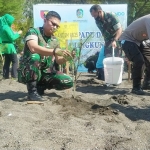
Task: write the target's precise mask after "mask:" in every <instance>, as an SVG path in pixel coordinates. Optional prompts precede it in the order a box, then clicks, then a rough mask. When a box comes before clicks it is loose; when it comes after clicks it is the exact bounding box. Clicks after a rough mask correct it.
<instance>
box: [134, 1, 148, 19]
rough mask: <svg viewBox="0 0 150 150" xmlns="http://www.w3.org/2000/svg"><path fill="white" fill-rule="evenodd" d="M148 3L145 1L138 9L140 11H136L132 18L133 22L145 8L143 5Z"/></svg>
mask: <svg viewBox="0 0 150 150" xmlns="http://www.w3.org/2000/svg"><path fill="white" fill-rule="evenodd" d="M148 2H149V0H145V2H144V4H143V5H142V6H141V7H140V9H139V10H138V11H137V13H136V14H135V17H134V18H133V20H134V19H135V18H136V17H137V16H138V15H139V14H140V12H141V11H142V9H143V8H144V7H145V5H146V4H147V3H148Z"/></svg>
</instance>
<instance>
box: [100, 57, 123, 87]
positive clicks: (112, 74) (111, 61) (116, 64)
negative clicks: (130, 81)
mask: <svg viewBox="0 0 150 150" xmlns="http://www.w3.org/2000/svg"><path fill="white" fill-rule="evenodd" d="M103 64H104V75H105V83H108V84H120V83H121V82H122V74H123V66H124V65H123V64H124V60H123V59H122V58H120V57H108V58H105V59H104V60H103Z"/></svg>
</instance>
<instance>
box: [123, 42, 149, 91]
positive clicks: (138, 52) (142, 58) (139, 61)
mask: <svg viewBox="0 0 150 150" xmlns="http://www.w3.org/2000/svg"><path fill="white" fill-rule="evenodd" d="M122 48H123V51H124V52H125V55H126V57H127V58H128V59H129V60H130V61H132V62H133V66H132V79H133V88H138V87H140V86H141V79H142V78H143V76H144V71H145V70H146V72H147V73H148V74H149V73H150V51H149V50H146V49H145V48H144V47H143V46H140V47H139V46H137V44H135V43H133V42H129V41H125V43H124V44H122ZM145 68H146V69H145Z"/></svg>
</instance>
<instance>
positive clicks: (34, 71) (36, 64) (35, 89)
mask: <svg viewBox="0 0 150 150" xmlns="http://www.w3.org/2000/svg"><path fill="white" fill-rule="evenodd" d="M60 21H61V17H60V16H59V14H58V13H57V12H55V11H49V12H48V13H47V15H46V16H45V19H44V25H43V27H39V28H30V29H29V30H28V32H27V33H26V36H25V46H24V53H23V56H22V60H21V61H20V64H19V68H18V81H19V82H21V83H24V84H26V85H27V90H28V100H32V101H34V100H44V99H43V97H42V96H41V95H42V94H44V90H46V89H52V88H53V89H56V90H63V89H68V88H71V87H72V86H73V82H72V78H71V77H70V76H68V75H66V74H63V73H60V72H58V71H56V70H53V65H54V64H53V60H55V61H56V63H58V64H63V63H65V62H66V60H67V59H71V54H70V52H69V51H67V50H61V49H60V48H58V45H59V43H58V40H57V38H56V37H54V36H53V33H54V32H55V31H56V29H57V28H58V27H59V24H60ZM53 58H55V59H53Z"/></svg>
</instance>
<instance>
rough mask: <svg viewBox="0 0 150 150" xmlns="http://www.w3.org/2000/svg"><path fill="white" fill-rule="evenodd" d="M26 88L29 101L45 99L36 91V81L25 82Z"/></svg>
mask: <svg viewBox="0 0 150 150" xmlns="http://www.w3.org/2000/svg"><path fill="white" fill-rule="evenodd" d="M27 90H28V99H29V100H30V101H43V100H45V99H44V98H42V97H41V96H40V95H39V94H38V92H37V83H36V81H33V82H29V83H27Z"/></svg>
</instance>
